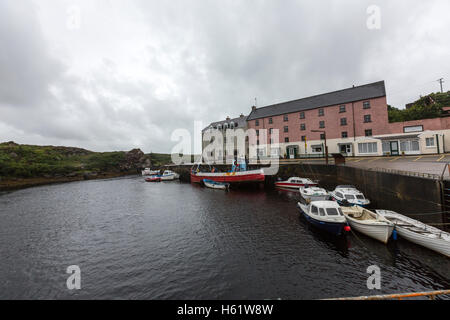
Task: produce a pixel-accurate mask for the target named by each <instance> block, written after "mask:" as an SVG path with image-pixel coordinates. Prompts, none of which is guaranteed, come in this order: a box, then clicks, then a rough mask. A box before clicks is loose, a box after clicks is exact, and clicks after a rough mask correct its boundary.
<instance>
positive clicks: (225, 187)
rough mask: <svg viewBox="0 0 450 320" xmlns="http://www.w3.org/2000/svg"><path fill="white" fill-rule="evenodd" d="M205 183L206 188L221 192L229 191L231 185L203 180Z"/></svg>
mask: <svg viewBox="0 0 450 320" xmlns="http://www.w3.org/2000/svg"><path fill="white" fill-rule="evenodd" d="M203 183H204V184H205V186H206V187H208V188H211V189H220V190H228V188H229V187H230V184H229V183H226V182H217V181H213V180H208V179H203Z"/></svg>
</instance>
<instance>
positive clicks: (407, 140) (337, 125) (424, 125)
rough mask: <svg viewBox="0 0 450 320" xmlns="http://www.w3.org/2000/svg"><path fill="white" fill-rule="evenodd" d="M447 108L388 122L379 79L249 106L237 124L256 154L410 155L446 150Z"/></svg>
mask: <svg viewBox="0 0 450 320" xmlns="http://www.w3.org/2000/svg"><path fill="white" fill-rule="evenodd" d="M446 109H450V108H446ZM446 111H447V112H444V113H443V115H442V117H439V118H434V119H424V120H417V121H408V122H395V123H389V119H388V109H387V101H386V88H385V84H384V81H380V82H375V83H370V84H366V85H362V86H353V87H352V88H348V89H343V90H339V91H334V92H329V93H324V94H320V95H316V96H312V97H307V98H302V99H298V100H294V101H288V102H283V103H278V104H274V105H270V106H266V107H261V108H256V107H252V111H251V113H250V114H249V115H248V117H241V118H239V119H241V120H242V119H243V118H245V120H246V125H245V126H244V125H241V127H246V128H248V129H254V131H253V130H250V133H249V140H248V144H249V146H250V149H252V148H254V149H256V150H257V155H258V156H259V157H265V156H281V157H289V158H296V157H300V156H310V155H321V154H324V153H325V146H326V147H327V149H328V153H341V154H343V155H345V156H360V155H377V156H381V155H403V154H404V155H409V154H427V153H442V152H446V151H449V150H450V138H446V136H447V137H448V136H450V114H449V112H448V110H446ZM231 121H234V119H233V120H231ZM221 123H223V122H218V123H213V124H211V125H210V127H208V128H211V127H217V126H218V125H219V124H221ZM204 147H205V145H204ZM246 150H247V155H248V150H249V149H248V148H246Z"/></svg>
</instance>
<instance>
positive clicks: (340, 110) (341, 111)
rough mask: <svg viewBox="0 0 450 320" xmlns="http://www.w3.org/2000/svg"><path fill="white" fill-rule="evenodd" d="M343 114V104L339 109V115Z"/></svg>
mask: <svg viewBox="0 0 450 320" xmlns="http://www.w3.org/2000/svg"><path fill="white" fill-rule="evenodd" d="M343 112H345V104H344V105H342V106H340V107H339V113H343Z"/></svg>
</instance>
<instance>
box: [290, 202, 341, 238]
mask: <svg viewBox="0 0 450 320" xmlns="http://www.w3.org/2000/svg"><path fill="white" fill-rule="evenodd" d="M297 208H298V209H299V210H300V212H301V213H302V214H303V216H304V217H305V218H306V220H307V221H308V222H309V223H310V224H312V225H313V226H315V227H317V228H318V229H321V230H323V231H326V232H328V233H331V234H333V235H335V236H341V235H343V234H344V227H345V226H346V225H347V223H345V222H324V221H320V220H317V219H314V218H313V217H311V216H309V215H308V214H307V213H306V212H305V211H304V210H303V209H302V208H301V207H300V206H297Z"/></svg>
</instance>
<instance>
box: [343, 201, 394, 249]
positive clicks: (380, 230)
mask: <svg viewBox="0 0 450 320" xmlns="http://www.w3.org/2000/svg"><path fill="white" fill-rule="evenodd" d="M341 209H342V212H343V213H344V215H345V217H346V218H347V221H348V223H349V224H350V226H351V227H352V228H353V229H355V230H357V231H359V232H361V233H363V234H365V235H366V236H369V237H371V238H374V239H375V240H378V241H381V242H383V243H385V244H386V243H387V242H388V241H389V238H390V237H391V235H392V232H393V231H394V224H393V223H392V222H390V221H389V220H388V219H386V218H384V217H383V216H382V215H380V214H378V213H375V212H372V211H370V210H368V209H365V208H363V207H360V206H354V207H341Z"/></svg>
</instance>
